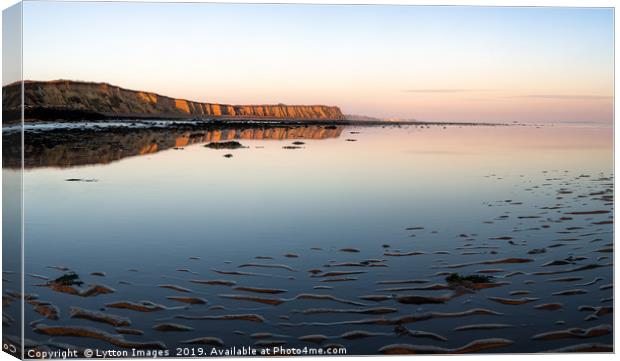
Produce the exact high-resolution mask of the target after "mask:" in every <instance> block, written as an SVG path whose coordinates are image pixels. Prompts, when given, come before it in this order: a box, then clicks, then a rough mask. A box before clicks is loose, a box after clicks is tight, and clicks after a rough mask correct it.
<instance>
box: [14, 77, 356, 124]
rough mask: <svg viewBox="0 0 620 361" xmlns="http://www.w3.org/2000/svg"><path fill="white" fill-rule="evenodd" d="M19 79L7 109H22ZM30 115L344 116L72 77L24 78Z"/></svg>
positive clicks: (324, 109)
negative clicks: (183, 95)
mask: <svg viewBox="0 0 620 361" xmlns="http://www.w3.org/2000/svg"><path fill="white" fill-rule="evenodd" d="M20 87H21V83H13V84H9V85H7V86H4V87H3V88H2V102H3V108H4V109H6V110H7V111H11V110H16V109H19V100H20V96H19V95H20ZM24 105H25V113H26V118H27V119H54V118H56V119H72V118H77V119H80V118H84V119H92V118H98V117H106V118H110V117H127V118H149V117H150V118H168V117H169V118H208V119H212V118H222V119H226V118H232V119H248V120H254V119H257V120H260V119H274V120H277V119H289V120H344V119H345V117H344V115H343V114H342V112H341V111H340V109H339V108H338V107H335V106H325V105H285V104H274V105H232V104H218V103H200V102H194V101H190V100H186V99H176V98H170V97H167V96H163V95H159V94H155V93H151V92H145V91H136V90H129V89H124V88H121V87H118V86H114V85H110V84H107V83H90V82H79V81H69V80H54V81H25V82H24Z"/></svg>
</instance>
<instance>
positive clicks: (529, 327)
mask: <svg viewBox="0 0 620 361" xmlns="http://www.w3.org/2000/svg"><path fill="white" fill-rule="evenodd" d="M47 134H53V133H46V132H40V133H37V134H36V135H32V137H31V138H29V135H28V133H27V135H26V144H27V145H29V146H30V147H27V159H26V164H27V170H26V171H25V174H24V188H25V192H24V205H25V217H26V218H25V235H24V236H25V252H26V260H25V261H26V270H25V271H26V273H28V274H34V275H39V276H45V277H47V278H49V280H53V279H55V278H57V277H59V276H61V275H63V274H64V273H66V272H69V271H68V270H70V271H74V272H75V273H76V274H78V275H79V276H80V278H81V279H82V280H83V281H84V282H85V285H84V286H83V287H82V288H83V289H84V288H87V285H89V284H101V285H106V286H108V287H111V288H113V289H114V290H115V292H114V293H109V294H103V295H97V296H95V297H80V296H76V295H71V294H67V293H61V292H54V291H52V290H51V289H50V288H49V287H44V286H45V283H46V281H45V280H42V279H40V278H35V277H34V276H32V275H30V276H26V292H29V293H36V294H38V295H39V298H40V300H43V301H49V302H50V303H51V304H53V305H55V306H57V307H58V308H59V310H60V317H59V319H58V320H50V319H45V318H43V316H42V315H41V314H39V313H36V312H35V311H34V309H33V307H31V306H29V305H26V308H25V311H26V324H28V323H29V322H32V321H35V320H40V319H42V318H43V320H41V321H40V323H39V324H38V325H39V326H38V327H41V324H44V325H47V326H55V325H63V326H76V327H82V326H88V327H95V328H97V329H98V330H101V331H106V332H108V333H110V334H116V333H115V330H114V327H113V326H111V325H108V324H105V323H100V322H93V321H91V320H85V319H77V318H70V317H69V312H70V308H71V307H72V306H78V307H81V308H84V309H88V310H92V311H97V310H102V309H103V310H105V311H104V312H106V313H110V314H115V315H121V316H126V317H128V318H130V319H131V326H128V327H130V328H135V329H139V330H142V331H144V334H143V335H124V336H121V337H123V338H124V340H131V341H139V342H145V341H162V342H164V343H165V345H166V346H167V347H168V348H169V349H170V350H171V351H170V352H171V355H172V356H175V355H177V353H176V350H175V347H177V346H183V347H185V346H187V347H192V345H181V344H180V343H179V342H180V341H183V340H189V339H194V338H198V337H205V336H213V337H218V338H220V339H222V341H223V342H224V344H225V345H226V346H251V345H254V344H255V343H256V342H257V341H265V340H268V341H281V342H284V343H286V345H287V346H286V347H304V346H308V347H320V346H321V345H322V346H325V345H328V344H340V345H343V346H345V347H346V348H347V352H348V353H349V354H375V353H378V352H379V351H378V350H379V349H380V348H381V347H383V346H386V345H390V344H412V345H433V346H438V347H443V348H447V349H454V348H458V347H461V346H463V345H465V344H467V343H469V342H471V341H474V340H479V339H488V338H502V339H506V340H510V341H512V342H513V343H512V344H508V343H507V344H506V345H504V346H503V347H498V348H493V349H490V350H488V351H487V352H536V351H544V350H550V349H558V348H562V347H566V346H570V345H575V344H581V343H589V342H594V343H599V344H611V343H612V340H613V338H612V336H613V335H612V333H609V332H603V333H604V334H603V335H600V336H596V337H592V338H585V339H578V338H575V337H568V338H559V339H554V340H532V339H531V337H532V336H534V335H536V334H540V333H543V332H549V331H558V330H565V329H569V328H573V327H578V328H582V329H589V328H591V327H598V326H601V325H603V326H604V325H608V324H609V325H611V324H612V315H602V314H601V315H600V316H599V317H598V318H597V319H589V320H586V318H587V317H588V316H589V315H591V314H592V313H593V311H583V310H582V311H578V308H579V307H580V306H584V305H589V306H595V307H599V306H607V307H611V306H612V305H613V304H612V302H611V301H610V300H609V298H610V297H612V294H613V290H612V289H611V288H609V287H602V289H601V286H604V285H609V284H611V283H612V275H613V273H612V267H611V262H612V259H613V253H609V252H604V251H605V250H610V248H611V247H612V245H611V243H612V242H613V235H612V229H613V225H612V224H610V222H607V221H609V220H610V219H611V217H612V215H613V209H612V207H613V206H612V202H613V200H612V199H611V198H610V197H611V196H613V163H612V162H613V158H612V157H613V149H612V147H613V144H612V141H613V139H612V130H611V128H605V127H596V126H570V127H568V126H547V127H540V128H537V127H533V126H528V127H522V126H510V127H503V126H502V127H457V126H451V127H445V128H444V127H441V126H431V127H429V128H426V127H425V128H422V127H413V126H411V127H402V128H397V127H387V128H380V127H359V128H337V129H325V128H323V127H316V128H312V127H311V128H305V130H299V129H279V130H278V129H275V130H274V129H269V130H260V131H258V130H248V129H246V130H237V131H223V132H218V131H210V132H200V131H196V130H174V131H164V132H161V131H148V130H141V131H139V132H133V131H122V132H119V133H114V132H112V133H109V132H107V131H106V130H101V129H99V130H97V131H96V132H95V131H84V134H82V135H81V136H80V137H78V138H75V137H70V136H68V137H65V136H62V137H59V136H55V137H52V138H54V139H55V140H51V139H47V141H43V140H42V139H45V138H46V137H49V136H48V135H47ZM59 134H60V133H59ZM234 138H237V139H240V140H239V141H240V142H241V144H242V145H243V146H245V147H244V148H241V149H234V150H228V149H226V150H215V149H209V148H205V147H203V144H204V143H205V142H208V141H214V140H215V141H217V140H224V139H234ZM59 139H60V140H59ZM353 140H354V141H353ZM29 141H30V143H29ZM293 141H302V142H304V143H305V144H303V145H300V148H299V149H284V148H283V146H290V145H292V143H293ZM28 149H29V150H30V152H28ZM227 153H230V154H232V155H233V156H232V158H226V157H224V156H223V155H224V154H227ZM5 163H6V161H5ZM4 172H5V176H10V173H11V172H13V173H14V172H15V171H13V170H6V169H5V170H4ZM72 178H73V179H82V180H90V181H66V180H67V179H72ZM601 192H602V193H601ZM591 211H604V212H599V213H597V214H588V213H586V214H580V215H568V214H567V213H570V212H591ZM562 217H564V218H562ZM595 223H598V224H595ZM411 227H415V228H418V227H423V229H414V230H407V228H411ZM497 237H500V238H501V237H504V238H505V239H493V238H497ZM508 237H511V238H510V239H508ZM343 248H353V249H355V250H357V251H359V252H343V251H340V250H341V249H343ZM536 248H545V252H544V253H538V254H531V253H528V251H531V250H532V249H536ZM411 251H419V252H421V253H423V254H418V255H411V256H394V254H402V253H405V252H411ZM285 254H294V255H297V256H298V257H295V258H292V257H286V256H285ZM256 256H265V257H272V258H258V259H257V258H255V257H256ZM569 256H573V258H570V259H569V260H568V261H567V260H566V259H567V257H569ZM190 257H193V258H191V259H190ZM194 257H196V258H197V257H199V259H194ZM504 258H521V259H526V260H527V261H529V262H526V263H498V264H475V263H476V262H480V261H488V260H498V259H504ZM364 260H379V261H370V263H368V262H366V263H362V264H359V263H358V262H360V261H364ZM558 260H564V263H563V264H560V265H556V266H547V267H542V265H543V264H545V263H547V262H551V261H558ZM372 262H378V263H377V264H378V265H379V267H367V266H368V265H369V264H371V263H372ZM466 262H472V263H474V264H472V265H469V266H465V267H460V268H453V267H450V265H455V264H460V263H466ZM248 263H250V264H259V265H263V266H264V265H272V266H273V265H285V266H288V267H290V269H285V268H272V267H269V268H266V267H256V266H247V267H239V266H242V265H244V264H248ZM341 263H358V264H357V265H351V264H348V265H343V264H341ZM339 264H340V265H339ZM590 264H596V265H599V266H601V267H599V268H593V269H589V270H583V271H576V272H570V273H562V274H550V275H544V274H543V275H539V274H535V273H536V272H547V271H560V270H570V269H571V268H575V267H579V266H582V265H590ZM50 266H56V267H58V266H60V267H65V268H66V269H68V270H65V271H60V270H58V269H54V268H50ZM276 267H279V266H276ZM288 267H286V268H288ZM311 269H320V271H321V272H322V273H318V274H316V275H315V276H314V277H312V275H313V274H312V273H309V272H308V270H311ZM216 270H217V271H237V272H248V273H253V274H252V275H230V274H220V273H217V272H215V271H216ZM332 271H334V272H342V271H344V272H352V271H354V272H359V273H355V274H340V275H335V276H331V277H330V276H328V275H327V276H326V277H317V276H321V275H325V272H332ZM480 271H483V272H482V273H480ZM515 271H520V272H523V274H516V275H513V274H511V273H512V272H515ZM91 272H105V276H104V277H101V276H95V275H91ZM317 272H318V271H317ZM449 272H459V273H460V274H462V275H470V274H488V275H492V276H493V277H494V278H493V281H494V282H495V283H497V282H508V284H506V285H502V286H500V287H495V288H490V289H483V290H479V291H475V292H473V291H472V293H467V294H464V295H461V296H459V297H456V298H453V299H450V300H447V301H445V302H444V303H431V304H428V303H422V304H406V303H402V302H398V298H397V297H398V296H402V295H423V296H434V297H441V296H445V295H449V294H451V293H452V290H450V289H440V290H419V289H418V290H411V289H409V290H385V289H388V288H403V287H405V288H416V287H417V288H423V287H427V286H429V285H432V284H442V285H445V284H446V282H445V280H444V278H445V275H446V273H449ZM487 272H488V273H487ZM566 277H571V278H574V279H572V280H571V279H569V280H559V281H558V280H553V279H557V278H566ZM597 277H599V278H601V280H600V281H597V282H595V283H594V284H590V285H582V284H587V283H588V282H590V281H592V280H593V279H595V278H597ZM342 278H344V279H342ZM216 279H221V280H231V281H235V282H236V285H235V286H216V285H205V284H198V283H193V282H190V280H216ZM411 279H419V280H426V281H428V282H426V283H419V284H411V283H410V284H381V283H378V282H382V281H389V280H411ZM330 280H331V281H335V282H329V281H330ZM325 281H327V282H325ZM165 284H172V285H175V286H180V287H183V288H186V289H189V290H190V291H191V293H184V292H179V291H177V290H173V289H168V288H161V287H158V285H165ZM37 285H39V286H37ZM237 286H251V287H262V288H269V289H281V290H285V291H286V292H283V293H280V294H265V293H262V294H261V293H256V292H247V291H243V290H236V289H235V287H237ZM317 286H319V287H320V288H318V289H317V288H316V287H317ZM324 286H327V287H331V289H325V288H323V287H324ZM572 289H580V290H583V292H585V293H583V294H577V295H552V294H553V293H556V292H561V291H565V290H572ZM521 290H524V291H528V292H529V294H525V293H523V294H521V293H517V294H511V292H513V291H521ZM309 293H310V294H325V295H332V296H335V297H338V298H339V299H343V300H348V301H355V303H359V304H351V303H338V302H334V301H330V300H313V299H304V298H303V297H300V298H297V299H295V297H296V296H297V295H299V294H309ZM226 295H242V296H250V297H258V298H261V299H282V300H284V301H285V302H282V303H281V304H279V305H275V306H274V305H270V304H264V303H259V302H255V301H256V300H254V301H252V300H238V299H231V298H226ZM364 295H385V296H391V297H392V298H390V299H387V300H384V301H382V302H375V301H370V300H365V299H360V298H359V297H360V296H364ZM168 296H184V297H200V298H203V299H205V300H207V301H208V304H207V305H189V306H188V305H186V304H184V303H181V302H177V301H174V300H170V299H167V297H168ZM489 297H503V298H510V299H518V298H522V297H530V298H538V300H531V302H529V303H525V304H519V305H511V304H503V303H499V302H496V301H494V300H492V299H489ZM143 300H148V301H152V302H155V303H157V304H161V305H164V306H166V307H169V309H165V310H161V311H157V312H150V313H144V312H137V311H135V310H127V309H115V308H111V307H104V305H106V304H109V303H112V302H117V301H132V302H139V301H143ZM401 301H402V299H401ZM546 303H561V304H562V306H563V307H562V308H561V309H559V310H554V311H547V310H538V309H535V308H534V306H536V305H540V304H546ZM362 304H363V305H362ZM213 306H223V307H213ZM375 307H381V308H385V310H384V311H385V312H389V313H385V314H360V313H354V311H355V310H358V311H359V310H360V309H368V308H375ZM315 308H322V309H325V310H322V313H312V314H310V311H308V312H306V313H307V314H304V313H302V312H301V311H304V310H308V309H315ZM476 308H481V309H484V310H488V311H494V312H497V313H501V314H494V315H493V314H480V315H470V316H462V317H431V318H429V319H426V320H421V321H417V322H413V323H408V322H402V326H405V327H407V328H408V329H410V330H416V331H426V332H432V333H436V334H438V335H441V336H443V337H445V338H447V341H442V340H438V339H436V338H432V337H413V336H412V335H408V334H404V335H402V334H401V335H398V333H397V332H395V326H397V324H399V323H401V322H387V323H383V324H381V323H379V324H378V323H377V322H358V323H355V322H348V321H359V320H364V319H386V320H395V319H398V318H399V317H402V316H406V315H412V314H416V315H421V314H425V313H426V312H461V311H467V310H471V309H476ZM333 309H340V311H339V312H338V313H334V310H333ZM316 312H318V311H316ZM232 314H256V315H260V316H262V317H263V318H264V322H249V321H247V320H193V319H192V320H188V319H183V318H175V317H176V316H179V315H189V316H217V315H232ZM340 321H345V322H340ZM161 323H175V324H181V325H184V326H189V327H191V328H193V330H191V331H186V332H161V331H157V330H154V329H153V328H152V327H153V326H154V325H156V324H161ZM489 323H492V324H504V325H507V326H505V328H501V329H493V330H489V329H480V330H467V331H457V330H454V328H455V327H459V326H465V325H472V324H489ZM35 326H37V325H36V324H35V325H31V326H27V327H25V332H26V337H27V338H29V339H31V340H34V341H36V342H37V343H46V342H48V343H49V339H50V338H52V341H53V342H58V343H65V344H71V345H77V346H87V345H98V346H100V347H101V348H116V347H115V346H110V345H109V344H108V343H106V342H105V341H100V340H93V339H87V338H77V337H69V336H48V335H44V334H40V333H35V332H34V327H35ZM355 330H361V331H365V332H369V333H370V334H366V335H363V336H366V337H362V338H359V339H358V338H352V339H351V338H350V337H347V336H346V335H345V337H342V336H343V334H345V333H346V332H349V331H355ZM262 332H266V333H271V334H272V335H267V336H264V338H258V337H259V336H260V335H258V336H257V335H253V336H252V334H255V333H262ZM311 334H321V335H325V336H327V337H328V339H327V340H325V341H324V342H322V343H321V344H315V343H310V342H304V341H300V340H298V338H299V337H301V336H304V335H311ZM50 347H52V348H54V347H58V346H57V345H56V346H50ZM203 347H205V349H207V350H210V349H211V347H212V346H204V345H203Z"/></svg>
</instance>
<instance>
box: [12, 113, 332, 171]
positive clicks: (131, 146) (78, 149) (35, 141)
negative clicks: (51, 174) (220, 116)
mask: <svg viewBox="0 0 620 361" xmlns="http://www.w3.org/2000/svg"><path fill="white" fill-rule="evenodd" d="M342 129H343V128H342V127H336V126H298V127H284V126H277V127H276V126H262V127H245V128H222V127H219V128H214V127H213V126H204V125H203V126H200V125H198V126H195V125H187V124H185V125H180V126H175V127H166V128H147V129H144V128H130V127H100V126H95V127H84V128H79V129H75V128H74V129H48V130H44V131H41V130H37V129H36V128H35V129H31V130H28V131H27V132H26V134H25V137H24V138H25V140H24V143H25V144H24V158H25V160H24V167H25V168H39V167H60V168H67V167H75V166H83V165H90V164H106V163H111V162H114V161H118V160H121V159H123V158H126V157H132V156H137V155H146V154H152V153H156V152H159V151H162V150H166V149H170V148H177V149H178V148H182V147H185V146H189V145H192V144H200V143H206V142H218V141H226V140H233V139H240V140H244V139H245V140H250V139H251V140H286V139H314V140H318V139H327V138H338V137H339V136H340V134H341V133H342ZM3 141H4V147H5V152H4V153H3V161H4V164H5V167H8V168H19V167H20V164H19V162H16V161H15V160H16V159H19V153H20V146H21V140H20V133H19V132H8V133H4V134H3Z"/></svg>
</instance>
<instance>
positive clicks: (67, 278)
mask: <svg viewBox="0 0 620 361" xmlns="http://www.w3.org/2000/svg"><path fill="white" fill-rule="evenodd" d="M52 283H56V284H60V285H64V286H73V285H75V286H81V285H82V284H84V282H82V281H81V280H80V276H78V275H77V274H76V273H75V272H69V273H66V274H64V275H62V276H60V277H58V278H56V279H55V280H53V281H52Z"/></svg>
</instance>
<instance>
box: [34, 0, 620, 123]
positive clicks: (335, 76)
mask: <svg viewBox="0 0 620 361" xmlns="http://www.w3.org/2000/svg"><path fill="white" fill-rule="evenodd" d="M24 60H25V62H24V76H25V78H27V79H36V80H50V79H58V78H63V79H75V80H89V81H105V82H109V83H112V84H116V85H120V86H123V87H128V88H132V89H140V90H149V91H154V92H157V93H160V94H164V95H169V96H173V97H177V98H187V99H191V100H199V101H212V102H226V103H235V104H243V103H280V102H282V103H289V104H292V103H302V104H309V103H312V104H315V103H324V104H332V105H339V106H341V107H342V108H343V110H344V111H345V112H347V113H354V114H367V115H375V116H388V117H416V118H418V119H423V120H483V121H496V120H509V121H511V120H521V121H523V120H535V121H562V120H570V121H578V120H585V121H603V122H608V121H610V120H611V114H612V108H611V104H612V99H611V96H612V95H613V93H612V92H613V11H612V10H611V9H584V8H581V9H578V8H500V7H486V8H485V7H431V6H346V5H345V6H337V5H331V6H329V5H328V6H325V5H238V4H183V3H171V4H165V3H61V2H36V1H28V2H26V3H25V5H24ZM524 118H527V119H524Z"/></svg>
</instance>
